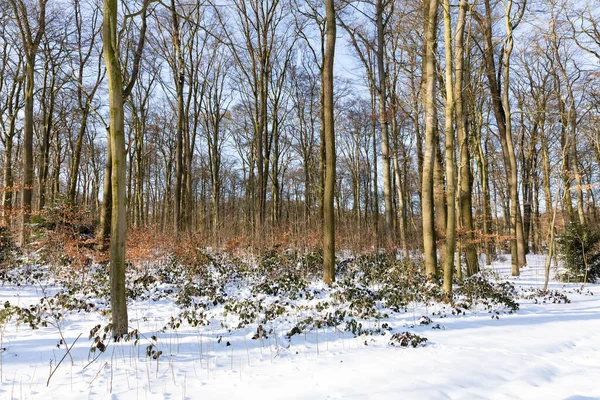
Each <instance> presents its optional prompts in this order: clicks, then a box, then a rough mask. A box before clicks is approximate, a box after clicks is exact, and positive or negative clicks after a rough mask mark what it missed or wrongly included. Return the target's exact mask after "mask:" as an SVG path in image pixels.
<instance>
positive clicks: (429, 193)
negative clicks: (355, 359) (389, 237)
mask: <svg viewBox="0 0 600 400" xmlns="http://www.w3.org/2000/svg"><path fill="white" fill-rule="evenodd" d="M424 5H425V10H424V12H425V15H424V16H425V18H424V20H425V21H424V22H425V41H426V45H425V55H424V59H425V62H424V65H425V73H424V78H425V89H426V90H425V151H424V155H423V178H422V181H423V182H422V186H421V197H422V201H421V218H422V223H423V252H424V254H425V272H426V274H427V276H428V277H430V278H431V277H434V276H436V275H437V256H436V243H435V218H434V202H433V172H434V163H435V146H436V145H435V143H436V141H435V136H436V129H437V115H436V107H435V96H436V93H435V92H436V84H435V41H436V31H437V14H438V12H437V11H438V2H437V0H425V1H424Z"/></svg>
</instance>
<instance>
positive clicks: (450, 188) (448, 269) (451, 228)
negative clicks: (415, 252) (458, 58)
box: [443, 0, 460, 300]
mask: <svg viewBox="0 0 600 400" xmlns="http://www.w3.org/2000/svg"><path fill="white" fill-rule="evenodd" d="M443 7H444V44H445V49H446V194H447V198H448V201H447V216H446V258H445V260H444V287H443V290H444V294H445V295H446V298H447V300H451V298H452V276H453V273H454V251H455V248H456V209H455V205H456V202H455V192H456V187H455V176H454V175H455V171H454V164H455V149H454V87H453V79H452V75H453V74H452V64H453V63H452V21H451V19H450V0H444V5H443ZM459 267H460V265H459Z"/></svg>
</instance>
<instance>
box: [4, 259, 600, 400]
mask: <svg viewBox="0 0 600 400" xmlns="http://www.w3.org/2000/svg"><path fill="white" fill-rule="evenodd" d="M528 262H529V266H527V267H525V268H523V269H522V275H521V277H519V278H516V279H514V278H511V277H510V276H509V275H510V261H504V262H502V263H496V264H494V265H492V267H491V268H487V269H488V270H492V271H494V272H495V273H497V274H498V275H499V276H500V277H502V278H503V279H506V280H507V281H509V282H512V283H514V284H515V285H516V287H517V288H518V289H519V290H531V289H530V288H534V289H539V288H541V287H542V286H543V281H544V274H543V262H544V257H541V256H532V257H529V258H528ZM553 274H554V272H553ZM319 285H320V284H319V283H318V281H317V280H314V281H313V282H311V283H310V286H311V288H313V289H314V291H313V293H316V294H320V296H327V293H328V292H327V291H328V289H325V288H324V287H323V286H319ZM161 287H162V288H163V289H165V288H164V287H163V286H158V287H157V288H156V289H155V290H159V289H160V288H161ZM550 287H551V289H558V290H559V291H560V292H561V293H563V294H565V295H566V296H567V297H568V299H569V300H570V302H568V303H564V302H562V301H558V302H556V303H554V302H553V301H556V300H557V299H559V300H560V297H556V295H555V296H554V297H549V298H548V299H547V300H546V302H544V300H543V298H539V297H535V298H534V297H533V296H531V297H530V298H523V297H520V298H519V299H518V302H519V304H520V309H519V310H518V311H517V312H516V313H507V312H504V311H502V312H499V313H496V312H495V311H494V312H491V313H490V312H488V311H487V310H485V309H476V310H469V311H468V312H466V313H464V314H461V315H453V313H452V312H450V310H449V309H447V308H444V306H443V305H442V304H434V305H431V304H429V305H425V304H423V303H419V302H412V303H411V304H409V305H408V306H407V308H406V310H401V311H398V312H392V313H389V315H387V314H386V315H387V317H383V318H377V319H375V318H371V319H368V318H367V319H363V320H361V321H362V322H363V324H364V328H365V329H367V330H368V329H370V331H369V333H371V334H370V335H366V334H359V335H358V336H356V337H355V335H354V334H353V333H352V332H348V331H347V330H341V329H339V328H338V327H336V326H329V325H327V324H323V325H320V324H314V325H313V327H312V328H310V329H309V328H306V329H303V331H302V332H301V333H298V334H292V335H291V337H288V335H289V334H290V333H292V332H290V331H291V330H292V329H293V328H294V326H299V321H303V318H304V317H305V314H303V313H304V312H305V309H304V308H303V307H304V306H305V305H307V304H314V302H315V301H318V300H319V298H318V297H319V295H317V296H315V298H306V297H304V298H299V299H296V300H295V301H294V302H293V305H294V307H293V310H294V312H293V313H292V314H290V313H289V312H287V313H286V317H285V318H283V317H275V318H273V319H271V320H270V322H267V323H265V324H264V327H263V326H262V325H261V328H258V327H257V325H258V324H257V323H248V324H247V325H245V324H240V317H239V315H240V312H239V311H238V312H237V314H236V313H232V312H227V310H225V309H224V307H223V306H216V307H215V308H214V309H213V310H212V311H211V312H209V313H207V314H206V318H207V319H208V320H209V322H210V324H208V325H202V324H196V325H197V326H191V325H190V324H189V323H187V322H185V321H182V322H181V323H177V321H176V320H175V323H173V324H171V325H170V327H169V328H167V329H166V330H164V332H160V330H161V328H163V327H165V326H167V325H168V324H169V321H173V320H172V319H171V318H172V317H176V316H177V315H179V314H178V313H179V310H180V307H181V306H180V304H176V302H174V301H173V300H172V299H171V298H169V297H160V298H158V299H157V300H153V299H152V298H151V296H150V297H148V298H145V299H144V297H141V298H139V299H138V300H136V301H134V302H132V303H131V304H130V306H129V319H130V321H131V322H130V326H131V327H132V328H135V329H137V330H138V331H139V333H140V336H139V341H138V343H137V345H134V341H133V339H132V340H131V341H128V342H119V343H112V342H110V341H109V340H105V341H103V343H102V344H103V345H106V346H107V348H106V351H104V352H99V351H96V352H95V353H90V346H91V345H92V344H93V342H92V340H90V339H88V337H89V335H90V330H91V329H93V328H94V327H95V326H97V325H98V324H100V325H101V326H102V327H103V326H104V325H103V324H106V322H107V317H106V316H103V313H102V305H101V302H99V303H100V305H99V306H95V307H97V309H92V310H91V311H90V310H88V311H87V312H85V311H80V312H77V311H75V312H73V313H70V314H69V315H68V316H66V317H65V318H64V319H59V318H54V317H52V316H51V315H50V314H49V315H48V316H46V317H44V318H45V321H46V325H47V326H46V327H43V326H40V328H39V329H35V330H32V329H31V328H30V327H29V326H28V325H27V324H23V323H21V324H16V323H15V321H14V319H10V320H8V321H7V322H6V323H5V324H3V325H2V327H1V329H2V331H1V334H2V344H1V345H0V347H1V348H2V352H1V353H0V354H1V357H2V358H1V362H0V371H1V372H0V377H1V385H0V398H2V399H35V398H44V399H54V398H56V399H83V398H91V399H105V398H106V399H217V398H226V399H238V398H239V399H242V398H243V399H259V398H260V399H263V398H264V399H299V398H306V399H309V398H310V399H398V398H416V399H490V398H491V399H518V398H522V399H538V398H539V399H542V398H543V399H592V398H599V399H600V385H599V384H598V381H597V380H596V379H597V378H598V377H600V286H599V285H587V286H586V287H585V288H584V289H581V285H573V284H570V285H564V284H563V283H560V282H556V281H552V282H551V286H550ZM234 289H235V287H234V286H232V285H229V286H227V290H234ZM57 290H58V288H57V287H56V286H54V285H52V284H47V285H46V286H44V285H39V286H27V285H25V286H17V284H16V283H14V282H13V283H10V284H9V283H5V284H4V285H2V286H0V300H1V302H2V303H5V302H6V301H9V302H10V303H11V304H12V305H19V306H21V307H23V306H26V305H29V304H34V303H37V302H39V301H40V298H42V297H43V293H44V292H45V293H46V294H47V295H48V294H49V293H51V294H53V293H55V292H57ZM165 290H167V291H168V289H165ZM238 290H241V291H243V289H239V288H238ZM311 290H312V289H311ZM229 295H231V294H229ZM241 298H247V299H252V298H256V296H254V297H253V296H252V295H251V294H250V293H245V294H242V297H241ZM261 299H262V300H261V301H262V302H263V303H264V304H267V305H273V304H280V303H279V301H280V300H281V296H280V295H277V293H275V294H274V295H272V296H264V297H262V298H261ZM215 303H216V302H215ZM235 304H238V303H235ZM240 304H242V303H240ZM244 304H245V303H244ZM281 304H284V302H283V300H281ZM286 304H287V303H286ZM240 307H241V306H240ZM286 307H288V306H287V305H286ZM88 308H89V306H88ZM93 308H94V307H93ZM266 309H269V310H272V309H277V308H276V307H275V308H272V307H271V308H269V307H267V308H266ZM422 316H428V317H429V318H430V319H431V323H429V324H426V325H420V321H421V317H422ZM61 317H62V316H61ZM217 317H219V318H222V320H223V321H225V322H224V324H220V323H219V322H218V321H217ZM262 317H263V315H262V313H261V314H260V318H262ZM44 318H43V320H44ZM250 318H251V319H252V317H250ZM255 319H256V320H259V317H258V316H257V317H256V318H255ZM265 320H266V319H265ZM385 324H387V325H385ZM240 325H245V326H242V327H238V326H240ZM388 326H389V327H388ZM381 327H385V328H386V329H379V330H378V328H381ZM59 328H60V329H59ZM389 328H391V329H389ZM404 331H409V332H412V333H416V334H418V335H421V336H423V337H426V338H427V339H428V341H427V342H426V345H425V346H423V347H417V348H412V347H408V348H401V347H399V346H392V345H390V344H389V343H390V338H391V336H392V335H393V334H394V333H400V332H404ZM61 333H62V335H63V337H64V339H65V343H66V346H72V349H71V351H70V356H68V355H67V356H66V357H64V356H65V355H66V346H65V343H63V342H61ZM77 338H79V339H77ZM158 352H162V353H158ZM63 357H64V359H63ZM70 357H72V362H71V359H70ZM94 357H97V358H96V359H95V360H94V361H93V362H91V361H92V360H93V358H94ZM61 359H62V362H61ZM90 362H91V363H90ZM58 363H60V365H58V367H57V364H58ZM51 374H52V376H51V377H50V375H51ZM49 378H50V379H49ZM48 381H49V383H48V385H47V382H48Z"/></svg>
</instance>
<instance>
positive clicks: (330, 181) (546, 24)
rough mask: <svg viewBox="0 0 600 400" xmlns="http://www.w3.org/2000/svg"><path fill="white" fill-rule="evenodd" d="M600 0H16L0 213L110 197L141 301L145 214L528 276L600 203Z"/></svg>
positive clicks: (105, 214) (214, 241)
mask: <svg viewBox="0 0 600 400" xmlns="http://www.w3.org/2000/svg"><path fill="white" fill-rule="evenodd" d="M599 17H600V9H599V8H598V7H597V6H596V5H595V2H593V1H589V2H586V1H571V0H553V1H537V0H529V1H527V0H501V1H490V0H482V1H475V2H474V1H467V0H453V1H451V0H423V1H421V2H410V1H406V0H363V1H346V0H337V1H335V2H334V1H331V0H328V1H325V2H324V3H323V2H320V1H316V0H307V1H299V0H223V1H219V2H216V1H210V0H208V1H206V2H189V3H186V2H180V1H177V0H171V1H169V2H158V1H154V0H142V1H138V2H135V1H129V0H127V1H117V0H105V1H104V3H101V2H100V1H99V0H64V1H63V0H54V1H49V0H1V2H0V128H1V143H2V145H1V147H0V151H1V152H2V157H1V160H0V163H1V168H2V170H3V174H2V178H1V182H2V186H1V187H2V191H1V195H2V204H1V208H2V209H1V211H2V224H4V225H8V226H10V227H11V228H12V229H13V231H14V232H18V233H19V237H20V242H21V243H22V244H23V245H24V244H26V243H27V240H28V235H29V233H28V232H29V231H30V228H31V224H30V220H31V218H32V215H38V214H41V215H43V212H44V210H51V209H52V208H53V207H56V206H57V205H60V204H65V203H68V204H77V205H80V206H82V207H85V208H86V209H91V210H94V211H95V212H96V215H98V220H99V221H98V222H99V226H98V234H97V237H98V238H99V241H98V242H99V246H100V247H101V248H108V247H110V251H111V253H110V254H111V274H113V275H114V276H115V280H114V282H113V291H114V292H115V293H116V292H119V293H121V294H122V297H121V298H120V300H118V299H116V298H113V307H119V304H121V305H122V307H123V309H125V311H126V308H125V307H124V304H125V299H124V287H120V286H119V285H122V277H123V276H124V275H123V274H124V266H125V255H124V254H125V253H124V246H125V235H126V230H127V229H128V227H129V228H134V229H148V230H154V231H160V232H173V234H174V236H175V237H177V235H182V234H186V233H191V232H193V233H200V234H201V235H202V236H203V237H204V238H205V242H206V244H207V245H210V246H213V247H215V248H221V247H223V246H232V245H242V244H243V245H254V246H258V247H264V246H269V245H275V244H279V245H284V246H288V245H291V246H297V247H306V246H317V247H321V246H322V247H323V249H324V264H325V275H324V279H325V281H326V282H328V283H331V282H333V280H334V279H335V248H336V246H335V244H336V243H337V247H338V248H348V249H353V250H366V249H381V248H386V249H397V250H399V254H400V255H401V256H402V257H423V258H424V265H425V268H426V271H427V274H428V275H430V276H431V277H437V276H439V277H441V276H443V278H444V283H445V285H444V290H445V291H446V292H447V293H451V291H452V285H451V282H452V278H453V276H454V275H455V274H456V275H457V276H458V277H459V278H460V277H462V276H463V275H464V274H466V275H472V274H474V273H476V272H477V271H478V270H479V262H480V260H483V258H482V257H480V255H481V254H485V260H486V261H487V262H490V261H491V260H492V258H493V257H494V254H497V253H499V252H502V251H504V250H506V251H510V253H511V255H512V263H513V274H514V275H518V274H519V270H520V268H522V267H524V266H525V264H526V261H525V255H526V254H527V253H530V252H534V253H540V252H543V251H547V252H550V253H552V252H553V251H554V235H555V233H556V231H557V230H561V229H562V227H563V226H565V225H566V224H567V223H569V222H570V221H576V222H577V223H579V224H581V225H585V224H590V223H594V222H596V221H597V220H598V207H597V205H596V197H597V196H598V188H597V182H598V179H599V176H598V170H599V166H600V130H599V129H598V120H599V119H600V107H599V105H600V102H599V98H600V95H599V93H600V91H599V89H600V88H599V86H598V76H599V74H600V69H599V67H598V62H600V34H599V33H598V32H599V31H600V26H599V24H600V22H599V21H600V20H599ZM336 28H337V29H336ZM336 49H337V51H336ZM340 50H342V51H340ZM334 54H335V66H336V67H335V68H334ZM108 240H110V246H109V242H108ZM117 314H119V313H115V315H117ZM114 322H115V325H116V326H117V327H116V328H115V329H116V331H120V332H123V331H125V330H126V327H127V316H126V313H125V314H124V315H123V319H122V320H119V321H117V320H115V321H114Z"/></svg>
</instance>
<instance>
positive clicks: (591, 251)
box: [556, 222, 600, 282]
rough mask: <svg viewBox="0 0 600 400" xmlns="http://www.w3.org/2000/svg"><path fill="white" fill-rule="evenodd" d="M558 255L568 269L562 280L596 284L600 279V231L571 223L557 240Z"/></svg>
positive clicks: (592, 227)
mask: <svg viewBox="0 0 600 400" xmlns="http://www.w3.org/2000/svg"><path fill="white" fill-rule="evenodd" d="M556 243H557V245H558V254H559V256H560V258H561V260H562V261H563V262H564V265H565V267H566V271H565V273H564V274H563V275H562V279H563V280H566V281H569V282H596V281H597V280H598V278H599V277H600V246H599V244H600V230H598V228H597V227H595V226H591V225H581V224H579V223H578V222H571V223H569V225H567V227H566V229H565V232H564V233H562V234H560V235H558V237H557V239H556Z"/></svg>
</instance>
